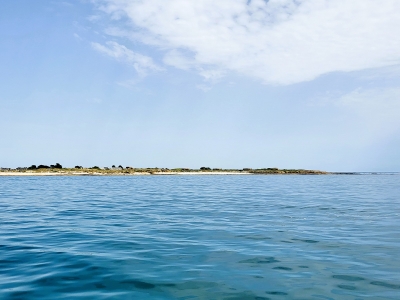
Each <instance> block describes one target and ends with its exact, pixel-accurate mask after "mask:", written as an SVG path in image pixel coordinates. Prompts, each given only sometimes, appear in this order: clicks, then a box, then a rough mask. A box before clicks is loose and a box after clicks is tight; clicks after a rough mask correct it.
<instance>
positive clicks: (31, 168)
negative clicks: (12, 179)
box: [28, 165, 36, 170]
mask: <svg viewBox="0 0 400 300" xmlns="http://www.w3.org/2000/svg"><path fill="white" fill-rule="evenodd" d="M28 170H36V165H32V166H30V167H29V168H28Z"/></svg>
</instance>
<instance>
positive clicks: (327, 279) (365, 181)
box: [0, 175, 400, 300]
mask: <svg viewBox="0 0 400 300" xmlns="http://www.w3.org/2000/svg"><path fill="white" fill-rule="evenodd" d="M0 299H41V300H42V299H237V300H241V299H243V300H248V299H400V176H399V175H348V176H347V175H327V176H290V175H285V176H271V175H268V176H262V175H261V176H258V175H248V176H239V175H238V176H132V177H91V176H90V177H89V176H83V177H0Z"/></svg>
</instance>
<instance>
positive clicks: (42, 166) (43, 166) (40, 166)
mask: <svg viewBox="0 0 400 300" xmlns="http://www.w3.org/2000/svg"><path fill="white" fill-rule="evenodd" d="M37 168H38V169H50V167H49V166H46V165H38V167H37Z"/></svg>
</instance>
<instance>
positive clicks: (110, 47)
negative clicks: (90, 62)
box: [92, 41, 161, 77]
mask: <svg viewBox="0 0 400 300" xmlns="http://www.w3.org/2000/svg"><path fill="white" fill-rule="evenodd" d="M92 47H93V48H94V49H95V50H97V51H99V52H101V53H104V54H106V55H108V56H111V57H113V58H115V59H117V60H119V61H122V62H126V63H129V64H130V65H132V66H133V67H134V68H135V70H136V72H137V73H138V74H139V76H141V77H145V76H146V75H147V74H148V73H149V72H154V71H160V70H161V68H160V67H159V66H157V65H156V64H155V63H154V62H153V59H152V58H151V57H149V56H146V55H142V54H140V53H136V52H133V51H132V50H130V49H128V48H127V47H125V46H123V45H120V44H118V43H117V42H112V41H109V42H107V43H106V45H101V44H99V43H92Z"/></svg>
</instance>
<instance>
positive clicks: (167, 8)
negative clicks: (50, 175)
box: [0, 0, 400, 171]
mask: <svg viewBox="0 0 400 300" xmlns="http://www.w3.org/2000/svg"><path fill="white" fill-rule="evenodd" d="M399 37H400V1H398V0H382V1H375V0H352V1H348V0H269V1H266V0H218V1H215V0H213V1H212V0H197V1H190V0H168V1H167V0H146V1H144V0H66V1H59V0H57V1H56V0H37V1H32V0H13V1H2V3H1V4H0V66H1V67H0V128H1V130H0V166H1V167H20V166H21V167H22V166H30V165H32V164H36V165H38V164H48V165H49V164H54V163H56V162H58V163H61V164H62V165H63V166H67V167H68V166H69V167H72V166H75V165H83V166H86V167H91V166H94V165H97V166H100V167H104V166H111V165H113V164H114V165H120V164H121V165H123V166H132V167H167V168H177V167H187V168H199V167H202V166H206V167H212V168H268V167H277V168H301V169H318V170H327V171H400V38H399Z"/></svg>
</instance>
